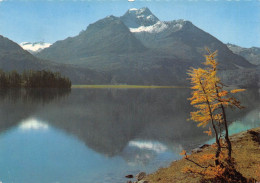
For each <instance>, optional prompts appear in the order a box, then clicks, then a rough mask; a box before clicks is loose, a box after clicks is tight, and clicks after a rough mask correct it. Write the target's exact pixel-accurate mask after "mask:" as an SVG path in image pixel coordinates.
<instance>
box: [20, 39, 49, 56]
mask: <svg viewBox="0 0 260 183" xmlns="http://www.w3.org/2000/svg"><path fill="white" fill-rule="evenodd" d="M51 45H52V44H51V43H44V42H35V43H31V42H22V43H20V46H21V47H22V48H23V49H24V50H27V51H29V52H30V53H32V54H35V53H38V52H40V51H41V50H43V49H45V48H48V47H50V46H51Z"/></svg>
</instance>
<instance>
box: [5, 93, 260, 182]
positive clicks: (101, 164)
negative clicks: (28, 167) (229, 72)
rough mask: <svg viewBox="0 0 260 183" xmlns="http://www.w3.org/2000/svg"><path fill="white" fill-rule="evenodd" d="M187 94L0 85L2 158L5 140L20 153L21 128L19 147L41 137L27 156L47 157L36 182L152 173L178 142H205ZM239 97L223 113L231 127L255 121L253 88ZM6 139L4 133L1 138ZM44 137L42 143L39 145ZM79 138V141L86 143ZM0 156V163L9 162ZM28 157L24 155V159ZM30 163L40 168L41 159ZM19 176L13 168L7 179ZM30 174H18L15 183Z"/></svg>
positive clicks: (256, 96)
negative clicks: (237, 107) (238, 106)
mask: <svg viewBox="0 0 260 183" xmlns="http://www.w3.org/2000/svg"><path fill="white" fill-rule="evenodd" d="M26 92H27V93H26ZM188 97H190V90H189V89H72V90H71V93H70V91H61V90H60V91H58V90H56V91H54V90H41V91H39V90H30V91H23V90H22V91H21V90H19V91H15V90H9V91H1V92H0V109H1V111H0V132H2V134H1V136H0V137H1V138H0V139H2V141H1V140H0V147H2V148H0V156H1V158H3V156H8V152H9V150H8V149H9V147H8V146H5V145H1V143H7V141H8V142H9V141H10V143H11V144H12V145H10V147H12V148H14V149H16V150H17V151H20V148H18V147H19V145H18V144H19V143H18V142H17V141H14V139H15V136H17V137H18V136H19V137H21V138H20V140H21V139H23V138H24V137H23V135H26V134H27V135H29V136H28V137H27V138H28V139H27V140H26V141H20V143H21V145H22V146H24V145H28V143H36V142H37V140H39V139H40V143H42V144H39V142H37V144H34V145H32V147H31V148H33V149H32V151H33V152H34V153H35V154H34V155H32V156H37V158H40V157H41V156H44V157H45V159H46V161H47V162H49V164H48V166H47V165H46V169H44V171H42V172H39V171H38V172H37V176H38V177H41V176H43V177H44V175H46V174H50V175H49V179H48V178H46V181H44V180H45V179H44V180H42V181H41V182H51V181H50V180H54V178H53V177H59V181H60V182H111V181H112V182H115V183H117V182H122V179H120V180H119V179H116V178H115V177H120V178H122V177H123V176H124V174H125V173H131V172H132V173H136V172H138V171H148V172H149V171H154V170H156V169H157V168H159V166H165V165H167V164H168V163H169V161H171V160H174V159H178V158H180V156H179V152H180V151H181V150H182V149H183V148H184V149H186V150H191V149H192V148H194V147H196V146H198V145H200V144H202V143H204V142H207V141H208V140H210V138H209V137H208V136H207V135H206V134H203V131H204V129H202V128H197V127H196V124H195V123H194V122H191V121H187V119H188V118H189V113H190V111H191V110H192V107H191V106H190V104H189V101H188V100H187V98H188ZM239 98H240V99H241V100H242V103H243V104H244V105H245V106H246V107H247V108H245V109H244V110H242V111H232V113H230V114H229V116H228V117H229V121H234V120H238V122H237V123H232V124H231V125H230V129H231V131H233V132H238V131H241V130H243V129H248V128H252V127H256V126H259V125H260V121H259V92H258V91H257V90H248V91H246V92H244V93H241V94H239ZM244 121H245V122H244ZM4 132H5V133H4ZM10 136H12V137H10ZM29 137H30V138H29ZM5 138H6V139H8V138H10V139H8V140H6V142H5V140H3V139H5ZM29 139H30V140H29ZM73 139H74V140H73ZM43 140H48V141H46V142H45V144H44V143H43ZM17 143H18V144H17ZM81 143H84V144H85V147H84V148H83V147H81V145H80V144H81ZM7 144H8V143H7ZM29 145H30V144H29ZM36 146H37V148H36ZM57 148H62V149H63V151H61V150H57ZM37 149H38V150H37ZM43 149H44V150H43ZM23 151H24V150H23ZM56 151H58V152H60V153H56ZM28 152H30V148H29V149H28ZM44 152H45V153H46V152H47V155H48V156H46V154H44ZM17 153H18V154H19V152H17ZM52 153H54V154H52ZM20 154H23V153H20ZM79 154H80V155H79ZM24 156H26V154H24ZM56 156H57V157H56ZM1 158H0V162H6V161H7V160H3V159H1ZM5 158H6V159H8V158H11V157H5ZM20 158H22V157H20ZM11 159H12V158H11ZM33 160H34V159H31V158H29V160H28V161H33ZM101 160H102V161H101ZM39 161H40V160H39ZM90 162H91V163H90ZM6 163H10V162H6ZM17 163H18V162H16V165H17ZM27 163H28V164H30V162H27ZM31 163H32V162H31ZM34 163H35V164H34V166H39V167H40V166H43V165H42V164H44V163H45V162H44V163H43V162H38V163H36V162H34ZM57 163H58V164H59V165H57ZM10 164H11V163H10ZM90 165H91V166H90ZM2 166H7V165H3V163H2ZM17 166H18V167H19V165H17ZM56 166H58V167H59V168H55V167H56ZM47 167H48V168H47ZM50 167H51V168H50ZM75 167H76V168H75ZM36 170H38V169H37V168H35V171H36ZM17 171H18V170H17ZM21 171H24V172H25V170H21ZM49 171H52V173H50V172H49ZM58 171H60V173H61V172H62V173H61V174H59V172H58ZM86 171H87V172H86ZM24 172H23V173H24ZM64 172H67V173H64ZM9 173H10V172H9ZM41 173H42V174H41ZM6 174H8V173H6ZM6 174H4V173H3V172H2V173H0V181H1V177H3V178H5V177H7V175H6ZM20 174H22V173H21V172H20ZM20 174H19V171H18V173H17V172H16V173H13V174H12V175H11V177H15V176H16V177H19V176H21V175H20ZM51 175H52V176H53V177H52V178H51ZM62 175H63V176H64V177H63V178H61V176H62ZM8 176H9V177H10V175H8ZM23 176H25V175H23ZM67 176H70V179H69V180H66V179H67ZM21 177H22V176H21ZM23 178H24V177H23ZM80 178H82V179H80ZM6 180H11V179H8V178H6ZM29 180H33V178H32V177H31V178H30V179H29ZM29 180H28V179H26V178H24V181H22V180H20V181H18V182H30V181H29ZM55 180H56V179H55ZM83 180H84V181H83ZM2 181H3V180H2ZM7 182H8V181H7ZM14 182H15V181H14ZM32 182H33V181H32Z"/></svg>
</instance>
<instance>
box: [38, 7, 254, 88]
mask: <svg viewBox="0 0 260 183" xmlns="http://www.w3.org/2000/svg"><path fill="white" fill-rule="evenodd" d="M205 47H208V48H209V49H210V50H212V51H215V50H218V61H219V68H220V70H221V76H223V78H224V79H226V78H228V80H227V81H228V82H229V83H230V84H234V83H235V82H233V81H234V80H235V79H239V81H241V82H240V85H242V86H248V85H250V86H256V85H257V83H258V80H259V75H257V71H256V69H255V66H254V65H253V64H251V63H249V62H248V61H247V60H246V59H245V58H243V57H242V56H239V55H237V54H234V53H233V52H232V51H230V49H229V48H228V47H227V46H226V45H225V44H223V43H222V42H221V41H219V40H218V39H216V38H215V37H213V36H211V35H210V34H208V33H206V32H204V31H203V30H201V29H199V28H198V27H196V26H195V25H193V24H192V23H191V22H189V21H185V20H174V21H169V22H165V21H160V20H159V19H158V18H157V17H156V16H155V15H153V14H152V12H151V11H150V10H149V9H148V8H141V9H130V10H128V11H127V12H126V13H125V14H124V15H123V16H121V17H115V16H108V17H105V18H104V19H102V20H99V21H97V22H95V23H93V24H90V25H89V26H88V27H87V29H86V30H84V31H82V32H80V33H79V35H78V36H75V37H69V38H67V39H65V40H62V41H57V42H56V43H54V44H53V45H51V46H50V47H49V48H46V49H44V50H42V51H41V52H40V53H38V54H37V56H38V57H39V58H41V59H49V60H52V61H55V62H58V63H69V64H75V65H78V66H80V67H81V68H89V69H92V70H95V71H97V72H102V73H105V74H106V76H107V80H108V83H110V84H148V85H186V84H187V83H188V81H187V80H186V78H187V75H186V72H187V69H189V67H191V66H193V67H197V66H201V63H202V62H203V61H204V59H205V58H204V56H203V55H204V54H206V53H207V52H206V51H205ZM242 81H243V83H242ZM236 84H237V83H236Z"/></svg>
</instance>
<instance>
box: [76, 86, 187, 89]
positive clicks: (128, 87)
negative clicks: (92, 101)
mask: <svg viewBox="0 0 260 183" xmlns="http://www.w3.org/2000/svg"><path fill="white" fill-rule="evenodd" d="M72 88H119V89H120V88H122V89H124V88H125V89H130V88H133V89H138V88H140V89H146V88H147V89H149V88H186V87H181V86H145V85H72Z"/></svg>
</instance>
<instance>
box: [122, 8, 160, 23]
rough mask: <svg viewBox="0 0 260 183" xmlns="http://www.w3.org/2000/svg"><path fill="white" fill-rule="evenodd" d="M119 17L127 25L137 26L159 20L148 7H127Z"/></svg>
mask: <svg viewBox="0 0 260 183" xmlns="http://www.w3.org/2000/svg"><path fill="white" fill-rule="evenodd" d="M120 19H121V20H122V21H123V22H124V23H125V25H126V26H127V27H131V28H137V27H140V26H150V25H153V24H155V23H156V22H158V21H159V19H158V18H157V17H156V16H155V15H154V14H152V12H151V11H150V10H149V9H148V8H141V9H136V8H132V9H129V10H128V11H127V12H126V13H125V14H124V15H123V16H122V17H120Z"/></svg>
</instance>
